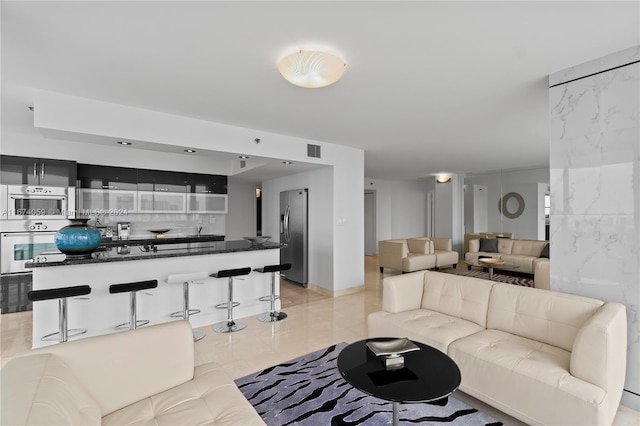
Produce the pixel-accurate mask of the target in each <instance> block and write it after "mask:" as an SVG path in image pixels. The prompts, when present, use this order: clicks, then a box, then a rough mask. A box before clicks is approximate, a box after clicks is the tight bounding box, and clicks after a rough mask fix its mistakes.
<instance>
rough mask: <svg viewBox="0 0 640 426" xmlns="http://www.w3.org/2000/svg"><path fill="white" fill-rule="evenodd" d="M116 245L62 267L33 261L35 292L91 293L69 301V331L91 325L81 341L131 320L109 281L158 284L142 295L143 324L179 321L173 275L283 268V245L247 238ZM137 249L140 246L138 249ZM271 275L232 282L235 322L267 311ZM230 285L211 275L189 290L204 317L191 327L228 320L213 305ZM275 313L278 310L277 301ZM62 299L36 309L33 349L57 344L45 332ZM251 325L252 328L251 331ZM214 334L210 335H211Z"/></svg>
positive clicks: (53, 325)
mask: <svg viewBox="0 0 640 426" xmlns="http://www.w3.org/2000/svg"><path fill="white" fill-rule="evenodd" d="M157 242H158V241H153V240H152V241H149V242H146V243H145V242H143V243H142V244H141V245H138V243H139V241H136V242H133V241H130V242H127V241H118V242H117V243H116V242H113V243H112V244H103V245H101V246H100V247H99V248H98V250H97V251H96V252H94V253H92V254H91V257H88V258H84V259H65V260H62V261H57V262H43V263H28V264H27V265H26V266H27V267H28V268H32V271H33V289H34V290H43V289H51V288H58V287H68V286H75V285H89V286H90V287H91V294H89V295H87V296H83V297H78V298H75V299H70V300H69V302H68V311H69V312H68V328H69V329H74V328H86V329H87V333H85V334H83V335H82V336H78V337H76V339H79V338H84V337H89V336H95V335H100V334H107V333H113V332H116V330H115V328H114V327H115V326H116V325H118V324H121V323H123V322H127V321H128V319H129V294H127V293H120V294H110V293H109V286H110V285H112V284H121V283H129V282H136V281H146V280H158V287H157V288H155V289H151V290H144V291H141V292H139V293H138V298H137V299H138V300H137V315H138V319H147V320H149V321H150V324H157V323H162V322H167V321H174V320H175V318H172V317H171V316H170V315H171V314H172V313H174V312H176V311H181V310H182V300H183V296H182V295H183V290H182V285H176V284H168V283H167V281H166V279H167V276H169V275H171V274H184V273H193V272H206V273H207V274H212V273H214V272H217V271H219V270H222V269H235V268H243V267H250V268H251V269H252V270H253V269H254V268H260V267H263V266H265V265H273V264H278V263H279V261H280V250H279V249H280V247H281V244H280V243H274V242H266V243H263V244H260V245H254V244H251V243H250V242H248V241H242V240H241V241H201V240H198V239H192V240H191V241H185V242H182V241H181V242H177V241H176V242H175V243H176V244H168V243H169V241H166V240H164V239H163V241H162V244H154V243H157ZM134 244H135V245H134ZM270 283H271V277H270V275H269V274H261V273H257V272H252V273H251V274H250V275H246V276H243V277H240V278H239V279H236V280H235V282H234V301H237V302H240V306H238V307H236V308H234V318H243V317H247V316H252V315H257V314H259V313H262V312H266V311H268V310H269V302H261V301H259V300H258V298H259V297H262V296H265V295H268V294H269V292H270ZM227 288H228V280H227V279H226V278H225V279H216V278H207V279H205V280H203V281H202V282H196V283H194V284H192V285H191V286H190V308H191V309H200V311H201V312H200V313H199V314H197V315H193V316H191V318H190V321H191V324H192V326H193V327H201V326H205V325H209V324H214V323H216V322H219V321H224V320H226V318H227V311H226V310H225V309H215V305H217V304H220V303H224V302H226V300H227ZM277 308H279V301H278V305H277ZM57 324H58V302H57V300H49V301H40V302H35V303H34V304H33V347H34V348H36V347H40V346H46V345H49V344H55V343H56V341H41V337H42V336H44V335H45V334H49V333H51V332H54V331H57ZM250 326H251V323H249V325H248V327H250ZM207 332H208V333H213V332H214V331H213V330H208V331H207Z"/></svg>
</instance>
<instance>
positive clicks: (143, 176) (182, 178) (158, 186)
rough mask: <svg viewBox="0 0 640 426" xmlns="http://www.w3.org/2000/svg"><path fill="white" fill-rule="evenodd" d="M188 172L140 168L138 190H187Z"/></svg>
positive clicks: (183, 191) (182, 191)
mask: <svg viewBox="0 0 640 426" xmlns="http://www.w3.org/2000/svg"><path fill="white" fill-rule="evenodd" d="M188 175H189V174H188V173H181V172H171V171H166V170H147V169H140V170H138V191H155V192H181V193H186V192H187V182H188Z"/></svg>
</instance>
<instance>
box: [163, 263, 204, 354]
mask: <svg viewBox="0 0 640 426" xmlns="http://www.w3.org/2000/svg"><path fill="white" fill-rule="evenodd" d="M207 278H209V274H207V273H206V272H193V273H189V274H172V275H169V276H168V277H167V282H168V283H169V284H178V283H182V310H181V311H178V312H174V313H172V314H171V315H170V316H171V317H172V318H183V319H185V320H187V321H189V317H190V316H191V315H196V314H199V313H200V309H189V285H190V284H193V283H194V282H196V281H199V280H204V279H207ZM204 336H205V333H204V331H200V330H193V341H194V342H197V341H198V340H200V339H202V338H203V337H204Z"/></svg>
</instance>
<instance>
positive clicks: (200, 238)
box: [100, 234, 224, 247]
mask: <svg viewBox="0 0 640 426" xmlns="http://www.w3.org/2000/svg"><path fill="white" fill-rule="evenodd" d="M209 241H224V235H216V234H206V235H183V236H180V237H171V236H168V235H167V236H165V237H164V238H156V237H147V238H144V237H142V238H141V237H133V238H130V239H128V240H116V239H105V238H103V239H102V242H101V243H100V245H101V246H104V247H120V246H125V245H129V246H133V245H138V246H143V245H149V244H153V245H160V244H180V243H193V242H199V243H203V242H209Z"/></svg>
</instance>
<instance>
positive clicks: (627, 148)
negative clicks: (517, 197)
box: [549, 47, 640, 410]
mask: <svg viewBox="0 0 640 426" xmlns="http://www.w3.org/2000/svg"><path fill="white" fill-rule="evenodd" d="M639 59H640V47H634V48H633V49H627V50H626V51H624V52H618V53H616V54H613V55H610V56H608V57H606V58H601V59H598V60H595V61H591V62H589V63H587V64H583V65H580V66H576V67H572V68H571V69H569V70H565V71H563V72H560V73H558V74H555V75H554V76H550V82H551V84H555V83H554V82H556V83H557V82H560V81H568V80H572V79H576V78H580V77H582V76H584V78H580V79H578V80H575V81H569V82H568V83H566V84H561V85H559V86H555V87H552V88H551V89H550V97H549V101H550V104H549V109H550V186H551V215H550V221H551V233H550V240H551V258H552V261H551V288H552V290H558V291H563V292H567V293H573V294H580V295H584V296H588V297H594V298H598V299H601V300H605V301H613V302H620V303H623V304H625V305H626V307H627V322H628V342H627V343H628V345H627V349H628V350H627V378H626V384H625V389H626V390H627V392H624V395H623V404H625V405H628V406H630V407H631V408H634V409H636V410H640V397H639V396H638V395H639V394H640V318H639V317H638V311H639V308H640V125H639V122H640V120H639V119H640V112H639V111H640V108H639V106H640V63H631V62H633V61H638V60H639ZM630 63H631V64H630ZM619 65H625V66H623V67H620V68H615V69H611V68H614V67H617V66H619ZM602 70H608V71H605V72H601V73H599V74H596V75H590V74H592V73H594V72H599V71H602Z"/></svg>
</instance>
